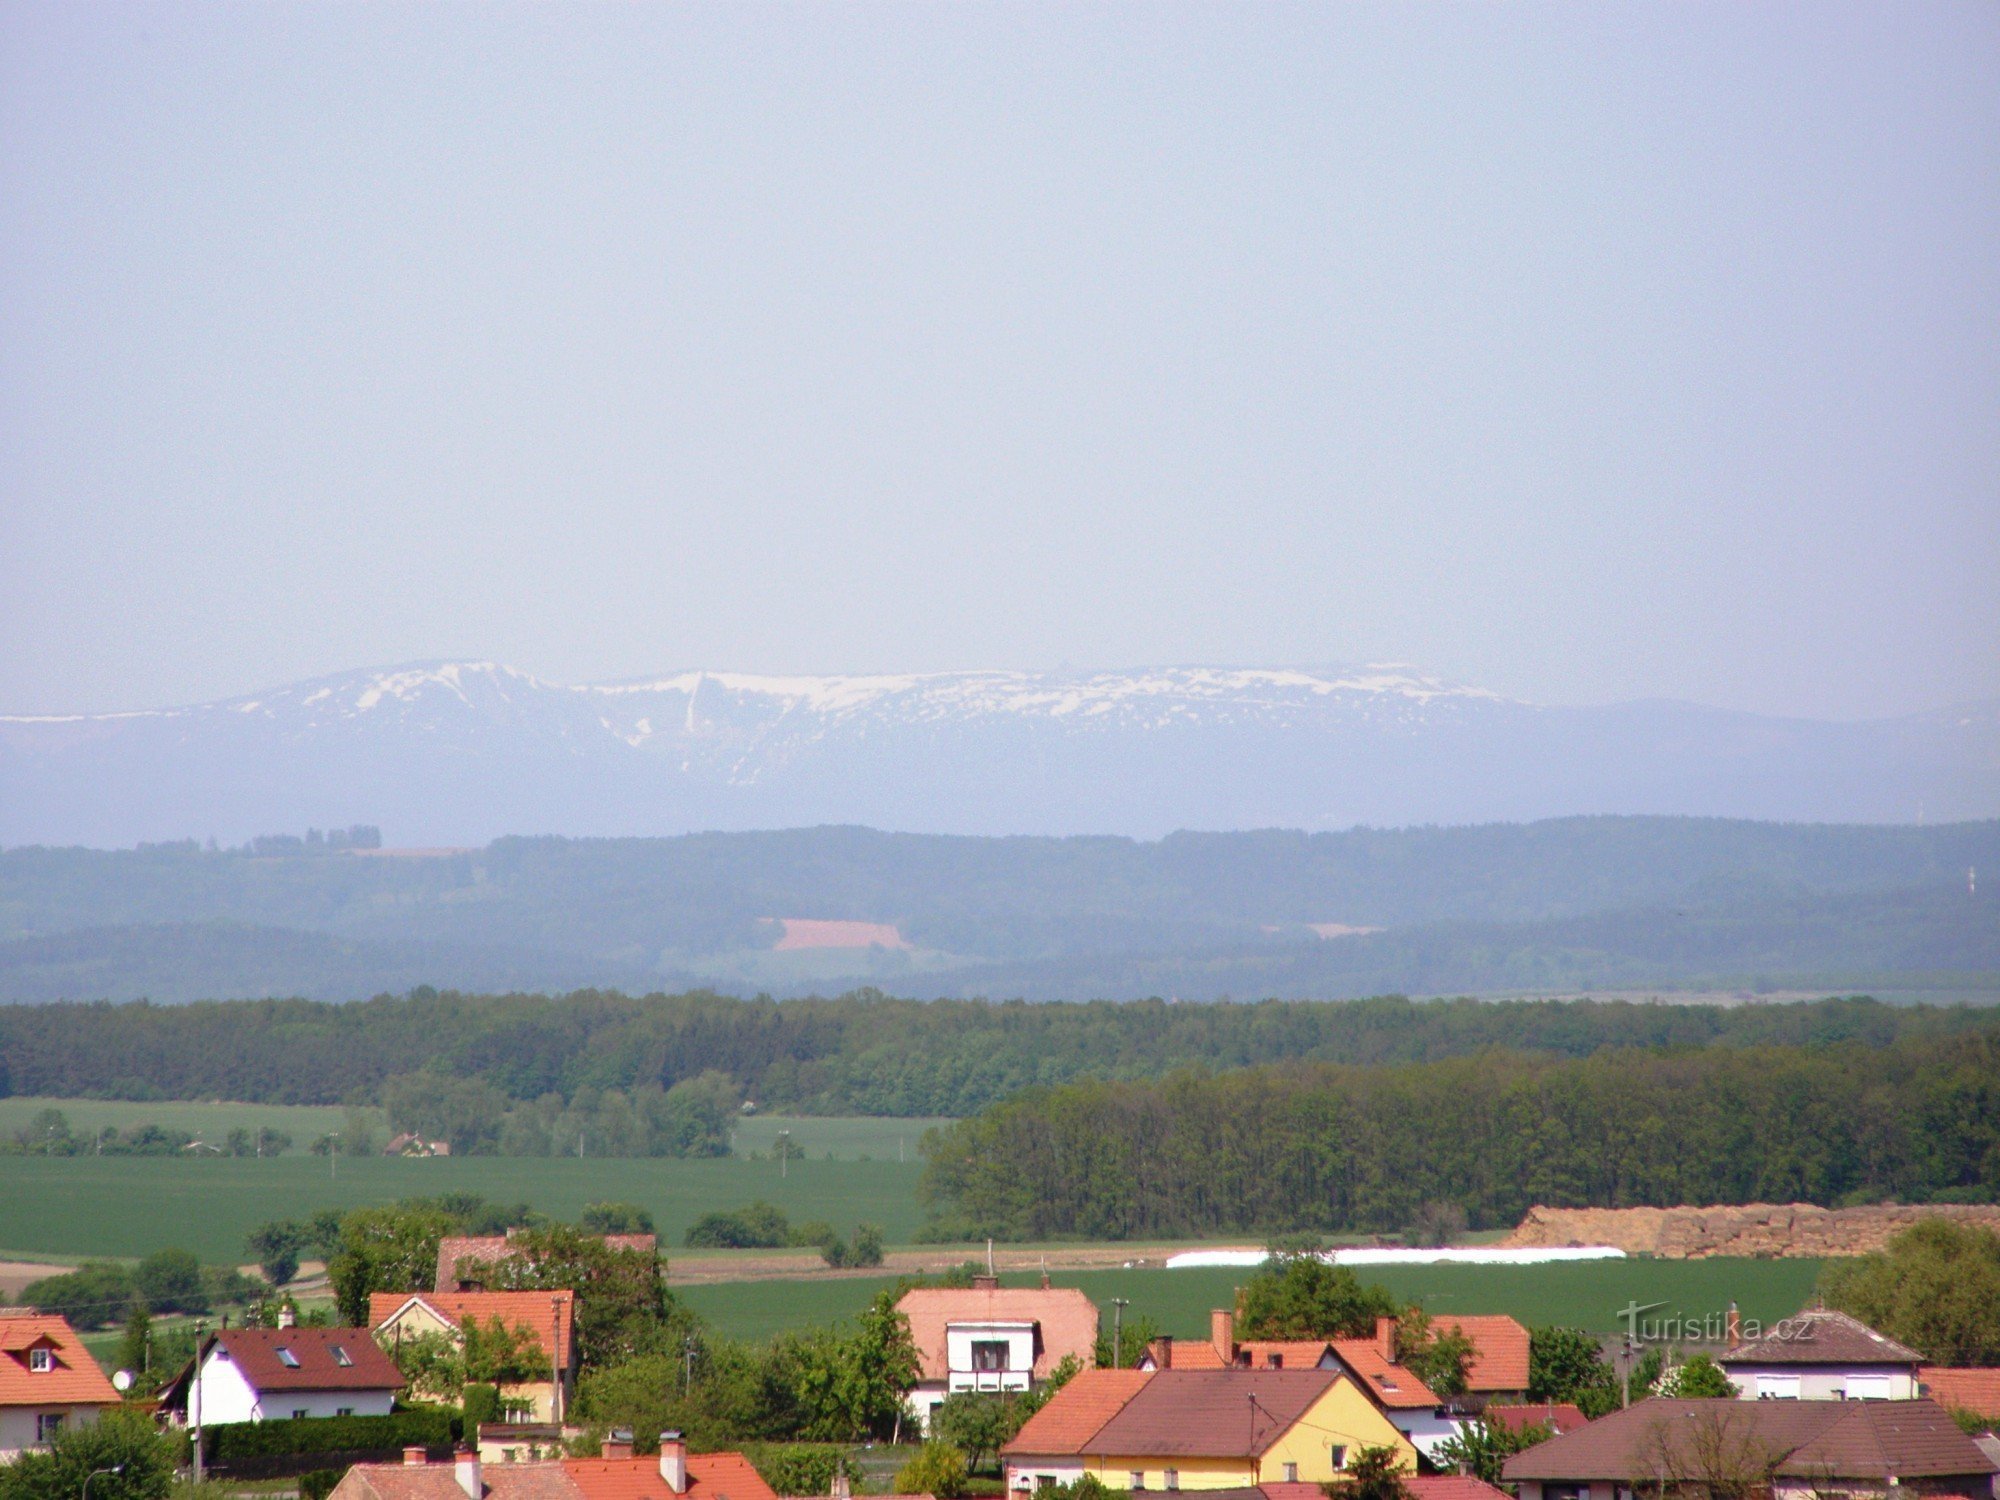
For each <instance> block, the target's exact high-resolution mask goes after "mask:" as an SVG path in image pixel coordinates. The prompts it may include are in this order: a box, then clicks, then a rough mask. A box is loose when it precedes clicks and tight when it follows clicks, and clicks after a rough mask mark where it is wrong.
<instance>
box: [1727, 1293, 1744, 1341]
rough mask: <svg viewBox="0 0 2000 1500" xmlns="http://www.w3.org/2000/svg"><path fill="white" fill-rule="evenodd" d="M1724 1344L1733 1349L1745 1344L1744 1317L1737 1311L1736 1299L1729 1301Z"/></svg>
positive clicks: (1732, 1298)
mask: <svg viewBox="0 0 2000 1500" xmlns="http://www.w3.org/2000/svg"><path fill="white" fill-rule="evenodd" d="M1723 1335H1724V1337H1723V1342H1724V1343H1725V1344H1726V1345H1727V1346H1728V1347H1729V1348H1731V1349H1734V1348H1735V1347H1736V1346H1737V1345H1738V1344H1740V1343H1742V1342H1743V1315H1742V1314H1741V1313H1739V1312H1738V1311H1737V1310H1736V1299H1735V1298H1734V1297H1731V1298H1730V1299H1729V1318H1728V1321H1727V1323H1726V1324H1725V1326H1724V1329H1723Z"/></svg>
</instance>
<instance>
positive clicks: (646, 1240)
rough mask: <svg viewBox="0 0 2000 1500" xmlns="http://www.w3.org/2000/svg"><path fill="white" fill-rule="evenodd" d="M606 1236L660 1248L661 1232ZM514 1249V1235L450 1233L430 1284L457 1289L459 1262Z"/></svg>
mask: <svg viewBox="0 0 2000 1500" xmlns="http://www.w3.org/2000/svg"><path fill="white" fill-rule="evenodd" d="M603 1238H604V1243H605V1244H607V1245H609V1246H610V1247H611V1248H612V1249H613V1250H643V1251H645V1252H646V1253H647V1254H648V1255H653V1254H657V1253H658V1251H659V1248H660V1241H659V1236H658V1235H652V1234H607V1235H605V1236H604V1237H603ZM512 1249H513V1241H512V1237H511V1236H508V1235H504V1234H448V1235H446V1236H445V1237H444V1238H443V1239H441V1240H439V1241H438V1257H437V1274H436V1279H435V1280H433V1281H432V1283H431V1285H432V1286H433V1287H434V1288H435V1289H436V1290H438V1291H440V1292H455V1291H457V1290H458V1281H459V1278H458V1263H459V1262H460V1261H462V1260H474V1261H480V1262H482V1263H484V1264H486V1265H491V1264H493V1263H494V1262H496V1261H502V1260H505V1259H506V1258H507V1256H508V1255H509V1254H510V1253H511V1251H512ZM468 1279H470V1278H468Z"/></svg>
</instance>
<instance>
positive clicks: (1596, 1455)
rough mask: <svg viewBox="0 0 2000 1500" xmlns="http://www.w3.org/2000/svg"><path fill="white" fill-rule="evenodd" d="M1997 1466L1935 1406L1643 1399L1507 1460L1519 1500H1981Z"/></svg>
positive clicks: (1930, 1403) (1991, 1489) (1998, 1469)
mask: <svg viewBox="0 0 2000 1500" xmlns="http://www.w3.org/2000/svg"><path fill="white" fill-rule="evenodd" d="M1996 1472H2000V1465H1996V1464H1995V1463H1994V1461H1993V1460H1992V1459H1991V1458H1989V1457H1987V1456H1986V1454H1985V1453H1983V1452H1981V1451H1980V1449H1979V1447H1978V1446H1977V1445H1976V1444H1975V1443H1974V1442H1973V1441H1972V1439H1971V1438H1969V1437H1967V1436H1966V1435H1965V1434H1964V1433H1963V1432H1961V1431H1960V1430H1959V1428H1958V1425H1957V1423H1955V1422H1953V1421H1952V1419H1951V1417H1950V1415H1949V1414H1948V1413H1947V1412H1945V1411H1944V1409H1943V1408H1942V1407H1940V1406H1938V1405H1937V1403H1936V1402H1933V1401H1927V1400H1924V1399H1921V1398H1918V1399H1915V1400H1910V1401H1849V1400H1840V1401H1828V1400H1805V1399H1799V1400H1791V1399H1787V1400H1782V1401H1747V1402H1746V1401H1738V1400H1731V1399H1716V1400H1699V1401H1695V1400H1670V1399H1667V1398H1664V1397H1657V1396H1656V1397H1654V1398H1652V1399H1651V1400H1648V1401H1641V1402H1640V1403H1639V1404H1638V1405H1636V1406H1631V1407H1627V1408H1625V1409H1624V1410H1622V1411H1614V1412H1612V1413H1611V1414H1610V1415H1609V1416H1604V1417H1600V1418H1598V1419H1597V1420H1596V1421H1595V1422H1591V1423H1589V1424H1588V1425H1587V1426H1584V1427H1581V1428H1578V1429H1577V1430H1576V1431H1574V1432H1569V1433H1565V1434H1564V1435H1562V1436H1561V1437H1554V1438H1550V1439H1549V1440H1548V1441H1547V1442H1545V1443H1538V1444H1537V1445H1536V1446H1534V1447H1532V1448H1529V1449H1527V1450H1525V1451H1524V1452H1521V1453H1517V1454H1515V1455H1514V1456H1513V1457H1512V1458H1510V1459H1508V1460H1507V1462H1506V1465H1505V1467H1504V1469H1503V1470H1502V1473H1503V1475H1504V1476H1505V1478H1506V1479H1507V1481H1508V1482H1509V1483H1511V1484H1517V1485H1518V1486H1519V1487H1520V1500H1632V1497H1634V1496H1638V1495H1646V1496H1652V1495H1655V1494H1657V1493H1658V1492H1659V1491H1660V1490H1662V1489H1664V1490H1667V1491H1669V1492H1672V1491H1676V1490H1679V1491H1682V1492H1686V1491H1690V1490H1693V1491H1697V1492H1701V1493H1708V1494H1721V1493H1739V1494H1768V1495H1769V1496H1770V1500H1829V1497H1833V1496H1845V1497H1849V1500H1877V1497H1888V1496H1890V1495H1892V1494H1894V1495H1897V1496H1920V1495H1931V1496H1947V1495H1950V1496H1960V1497H1966V1500H1986V1497H1990V1496H1992V1495H1993V1494H1994V1493H1995V1489H1994V1479H1993V1476H1994V1474H1995V1473H1996Z"/></svg>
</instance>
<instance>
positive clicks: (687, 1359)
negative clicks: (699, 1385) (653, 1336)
mask: <svg viewBox="0 0 2000 1500" xmlns="http://www.w3.org/2000/svg"><path fill="white" fill-rule="evenodd" d="M681 1361H682V1369H681V1394H682V1395H683V1396H685V1395H686V1394H687V1393H688V1391H689V1389H690V1388H691V1387H692V1386H693V1385H694V1335H693V1334H691V1333H690V1334H688V1335H687V1336H685V1337H684V1338H682V1340H681Z"/></svg>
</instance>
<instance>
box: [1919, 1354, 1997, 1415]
mask: <svg viewBox="0 0 2000 1500" xmlns="http://www.w3.org/2000/svg"><path fill="white" fill-rule="evenodd" d="M1917 1379H1918V1380H1920V1381H1921V1382H1923V1393H1924V1394H1925V1395H1926V1396H1929V1397H1930V1398H1931V1399H1932V1400H1933V1401H1935V1402H1937V1404H1938V1405H1939V1406H1944V1407H1951V1408H1956V1409H1957V1410H1959V1411H1969V1412H1975V1413H1977V1414H1978V1415H1980V1416H1982V1417H1985V1418H1987V1419H1988V1420H2000V1370H1972V1369H1967V1368H1965V1367H1963V1366H1952V1365H1924V1366H1922V1367H1920V1368H1919V1369H1918V1371H1917Z"/></svg>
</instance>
